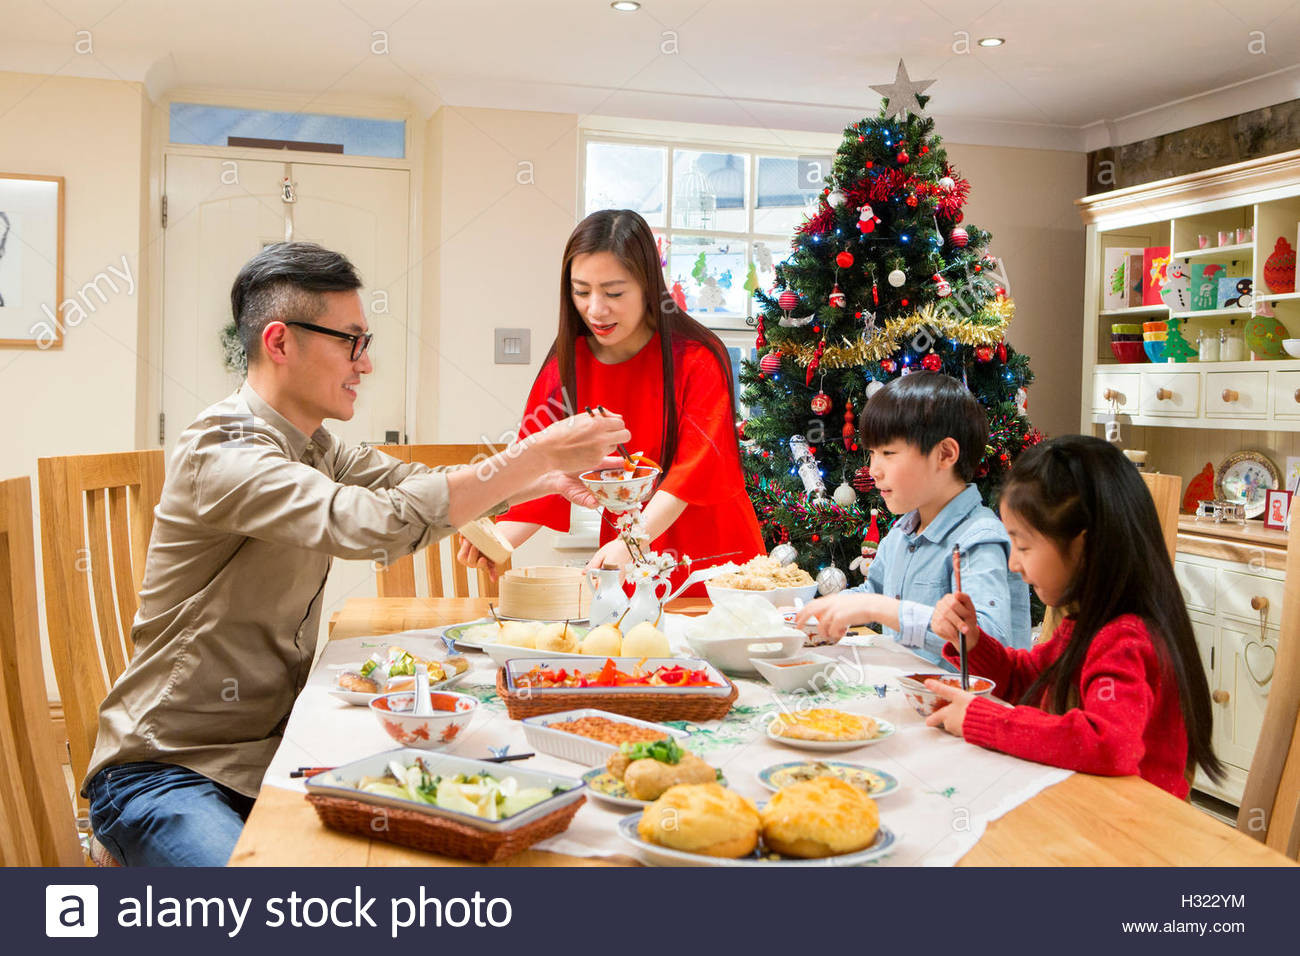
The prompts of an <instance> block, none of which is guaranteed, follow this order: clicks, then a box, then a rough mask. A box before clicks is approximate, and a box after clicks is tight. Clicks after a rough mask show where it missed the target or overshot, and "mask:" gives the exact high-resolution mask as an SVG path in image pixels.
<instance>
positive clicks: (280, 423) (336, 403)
mask: <svg viewBox="0 0 1300 956" xmlns="http://www.w3.org/2000/svg"><path fill="white" fill-rule="evenodd" d="M360 287H361V279H360V278H359V277H358V275H357V273H356V270H355V269H354V268H353V267H352V264H351V263H350V262H349V261H348V260H347V259H346V258H344V257H343V256H342V255H339V254H338V253H336V252H330V251H329V250H327V249H323V248H321V247H320V246H317V245H314V244H311V243H302V242H289V243H279V244H276V245H273V246H269V247H267V248H266V249H264V250H263V251H262V252H261V253H259V254H258V255H256V256H254V257H253V259H252V260H250V261H249V262H248V263H247V265H245V266H244V268H243V269H242V270H241V271H240V273H239V276H238V277H237V278H236V279H235V283H234V287H233V288H232V289H231V293H230V302H231V308H232V310H233V312H234V315H235V321H236V324H237V327H238V329H239V334H240V338H241V341H242V342H243V345H244V349H245V351H246V352H247V355H248V378H247V380H246V381H245V382H244V384H243V385H242V386H241V387H240V389H239V390H238V391H237V392H235V394H233V395H231V396H230V397H229V398H226V399H225V400H224V401H221V402H218V403H217V404H216V405H213V406H212V407H210V408H208V409H207V410H206V411H204V412H203V413H202V414H201V415H200V416H199V418H198V420H196V421H195V422H194V423H193V424H192V425H190V426H189V428H187V429H186V430H185V432H184V433H183V434H182V435H181V436H180V439H179V440H178V442H177V445H176V449H175V451H174V452H173V453H172V456H171V460H170V462H169V463H168V469H167V477H166V481H165V484H164V486H163V491H162V498H161V500H160V502H159V504H158V508H157V511H156V512H155V519H154V530H153V538H152V539H151V540H150V542H149V554H148V559H147V561H146V566H145V575H144V584H143V587H142V588H141V591H140V609H139V611H138V612H137V614H136V618H135V622H134V624H133V626H132V630H131V640H132V643H133V645H134V654H133V656H132V659H131V663H130V664H129V665H128V667H127V669H126V672H125V673H123V674H122V676H121V677H120V678H119V679H118V681H117V682H116V684H114V686H113V688H112V689H111V690H110V691H109V693H108V696H107V697H106V698H105V699H104V702H103V704H102V705H101V707H100V712H99V736H98V739H97V741H96V746H95V753H94V755H93V757H92V758H91V765H90V769H89V771H88V773H87V775H86V780H85V781H84V782H83V784H82V786H83V791H82V793H83V795H84V796H86V797H88V798H89V799H90V812H91V825H92V827H93V830H94V834H95V837H96V839H97V840H98V841H99V842H100V843H101V844H102V845H103V846H104V847H105V848H106V849H107V850H108V851H109V852H110V853H111V854H112V855H113V857H114V858H115V859H117V861H118V862H120V863H124V864H128V865H141V866H166V865H214V866H220V865H223V864H224V863H225V862H226V860H227V859H228V858H229V856H230V852H231V850H232V849H233V848H234V845H235V841H236V840H237V839H238V837H239V832H240V830H241V828H242V827H243V821H244V819H245V818H246V817H247V816H248V813H249V811H250V810H251V809H252V805H253V799H254V797H256V795H257V791H258V788H259V787H260V785H261V781H262V776H263V774H264V773H265V771H266V767H267V765H268V764H269V763H270V761H271V758H272V756H273V755H274V754H275V751H276V748H277V747H278V746H279V743H280V739H281V736H282V734H283V732H284V726H285V724H286V723H287V721H288V718H289V712H290V709H291V708H292V706H293V702H294V699H295V698H296V697H297V696H298V693H299V692H300V691H301V690H302V689H303V686H304V685H305V684H306V681H307V675H308V673H309V671H310V669H311V664H312V660H313V656H314V653H315V650H316V643H317V634H318V632H319V628H320V614H321V601H322V596H323V594H324V590H325V579H326V576H327V574H328V573H329V567H330V562H331V560H332V559H333V558H335V557H338V558H348V559H364V560H380V561H383V562H388V561H391V560H394V559H396V558H398V557H400V556H402V555H404V554H409V553H410V552H412V551H415V550H418V549H419V548H422V547H424V546H425V545H427V544H429V543H430V542H431V541H434V540H436V539H438V538H441V537H445V536H447V535H449V534H451V533H452V532H453V531H454V530H455V529H456V528H457V527H459V526H461V525H463V524H465V523H467V522H469V521H472V520H474V519H475V518H477V517H479V516H481V515H484V514H500V513H501V512H503V511H504V510H505V508H506V507H507V505H508V504H510V503H512V502H516V501H525V500H528V499H530V498H534V497H538V496H541V495H547V494H555V493H557V492H558V493H560V494H564V495H565V496H566V497H568V498H569V499H570V500H572V501H574V502H576V503H578V504H581V505H585V506H588V507H594V506H595V504H596V502H595V499H594V497H592V495H591V493H590V492H589V491H587V490H586V488H585V487H584V486H583V485H582V483H581V482H580V481H578V480H577V477H576V475H577V474H578V473H580V472H582V471H585V470H588V469H591V468H595V467H598V466H600V465H602V464H605V463H606V461H605V459H606V456H608V455H610V454H611V453H612V452H613V450H614V449H615V447H616V446H617V445H618V444H619V443H620V442H626V441H629V440H630V439H631V434H630V433H629V432H628V431H627V429H626V428H625V427H624V425H623V421H622V419H621V418H619V417H617V416H612V417H610V418H592V417H590V416H586V415H584V416H581V417H577V418H568V419H564V420H561V421H558V422H556V423H555V424H553V425H551V426H549V427H548V428H545V429H543V430H542V431H540V432H538V433H537V434H536V435H534V436H532V437H531V438H530V439H529V440H528V441H527V442H526V443H524V444H522V445H518V446H512V447H511V448H510V449H507V450H506V451H505V452H502V453H501V454H499V455H497V456H495V457H494V458H492V459H490V460H489V461H488V462H485V463H483V464H481V465H477V466H475V467H462V468H455V469H430V468H427V467H425V466H423V465H418V464H411V463H402V462H398V461H397V460H395V459H393V458H389V457H388V456H386V455H383V454H380V453H379V452H377V451H375V450H374V449H370V448H365V447H353V446H348V445H345V444H344V443H343V442H342V441H340V440H339V439H338V438H336V437H335V436H334V435H332V434H330V432H328V431H326V430H325V428H324V427H322V422H323V421H324V420H325V419H327V418H334V419H339V420H341V421H347V420H348V419H350V418H352V414H353V406H354V405H355V403H356V399H357V386H358V385H359V384H360V382H361V377H362V376H363V375H368V374H369V373H370V372H371V370H372V369H371V364H370V358H369V355H368V354H367V349H368V347H369V345H370V341H371V333H370V331H369V328H368V326H367V323H366V317H365V313H364V311H363V309H362V306H361V297H360V295H359V293H358V289H360ZM534 439H536V440H534ZM610 463H611V464H612V463H613V462H610Z"/></svg>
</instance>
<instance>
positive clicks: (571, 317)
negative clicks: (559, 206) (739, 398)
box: [538, 209, 740, 474]
mask: <svg viewBox="0 0 1300 956" xmlns="http://www.w3.org/2000/svg"><path fill="white" fill-rule="evenodd" d="M593 252H609V253H612V254H613V255H614V257H615V258H616V259H618V261H619V262H620V263H622V265H623V268H625V269H627V271H628V272H630V273H632V277H633V278H634V279H636V281H637V283H638V284H639V285H640V286H641V292H642V294H643V295H644V296H645V307H646V320H647V321H648V322H649V323H650V327H651V328H652V329H654V330H656V331H657V332H658V333H659V354H660V362H661V365H662V367H663V373H664V405H663V417H662V421H663V423H664V425H663V436H662V442H661V445H660V457H661V458H662V459H663V460H662V461H660V462H659V464H660V465H661V466H662V467H663V471H664V474H667V472H668V469H669V468H670V467H672V463H673V458H674V457H675V456H676V454H677V424H678V416H677V389H676V385H675V377H674V375H673V345H674V344H675V343H682V342H686V341H693V342H699V343H700V344H701V345H703V346H704V347H705V348H707V349H708V350H709V351H710V352H712V353H713V357H714V358H715V359H716V360H717V362H718V368H719V369H720V370H721V372H722V377H723V379H725V380H726V383H727V398H728V401H729V406H728V407H730V408H731V409H732V411H733V413H734V411H735V408H736V389H735V383H734V382H733V381H732V378H731V359H730V358H729V357H728V355H727V347H726V346H725V345H723V344H722V340H721V339H720V338H718V337H717V336H716V335H714V334H713V333H712V332H711V331H709V330H708V329H707V328H705V327H704V326H703V325H701V324H700V323H699V322H697V321H695V319H693V318H691V317H690V316H689V315H687V314H686V312H684V311H683V310H682V309H680V308H678V306H677V303H676V302H674V301H673V297H672V296H671V295H669V293H668V285H667V283H666V282H665V281H664V272H663V269H662V268H661V266H660V263H659V249H658V247H657V246H656V245H655V237H654V233H653V232H651V231H650V226H649V224H648V223H646V221H645V220H644V219H642V218H641V216H640V215H638V214H637V213H636V212H633V211H632V210H631V209H602V210H600V211H599V212H593V213H592V214H591V215H590V216H588V217H587V218H586V219H584V220H582V222H580V223H578V225H577V227H576V228H575V229H574V230H573V233H572V234H571V235H570V236H569V241H568V243H566V244H565V247H564V265H563V268H562V269H561V272H560V325H559V330H558V331H557V332H556V335H555V342H554V343H552V345H551V350H550V352H548V353H547V355H546V360H545V361H543V362H542V368H543V369H545V368H546V366H547V364H548V363H549V362H550V361H551V359H552V358H554V359H556V361H557V363H558V365H559V370H560V394H559V395H558V396H553V397H555V398H558V399H559V401H560V402H561V403H563V406H564V409H565V411H566V412H567V413H568V414H570V415H572V414H574V413H575V412H576V411H577V409H576V408H575V407H574V405H573V403H574V402H576V401H577V397H578V379H577V369H576V362H575V360H574V354H573V348H574V345H575V344H576V342H577V341H578V337H579V336H583V335H585V336H588V337H590V336H591V330H590V329H589V328H587V323H586V322H584V321H583V320H582V316H581V315H580V314H579V313H578V308H577V306H575V305H574V304H573V289H572V285H571V278H572V273H573V260H574V259H575V258H577V257H578V256H582V255H588V254H590V253H593ZM538 374H539V375H540V374H541V373H540V372H539V373H538ZM732 440H733V441H736V455H737V457H739V456H740V443H739V441H738V440H737V439H736V437H735V435H734V434H733V436H732Z"/></svg>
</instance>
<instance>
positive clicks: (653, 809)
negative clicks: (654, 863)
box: [636, 783, 762, 858]
mask: <svg viewBox="0 0 1300 956" xmlns="http://www.w3.org/2000/svg"><path fill="white" fill-rule="evenodd" d="M761 826H762V819H761V818H760V817H759V815H758V810H756V809H755V808H754V805H753V804H752V803H750V802H749V801H748V800H746V799H745V798H744V797H742V796H741V795H740V794H738V793H734V792H732V791H731V790H728V789H727V788H726V787H723V786H721V785H720V784H716V783H684V784H678V785H677V786H675V787H669V788H668V789H667V790H665V791H664V793H663V795H662V796H661V797H660V798H659V799H658V800H656V801H655V802H654V803H652V804H650V806H648V807H646V808H645V810H644V811H642V813H641V822H640V823H638V824H637V827H636V832H637V833H638V834H640V836H641V839H643V840H645V841H646V842H647V843H654V844H657V845H659V846H663V847H668V848H669V849H670V850H683V851H685V852H687V853H699V854H702V855H704V856H717V857H729V858H735V857H741V856H747V855H749V854H750V853H753V852H754V848H755V847H757V846H758V833H759V829H760V827H761Z"/></svg>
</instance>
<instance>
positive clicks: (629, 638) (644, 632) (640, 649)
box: [623, 621, 673, 657]
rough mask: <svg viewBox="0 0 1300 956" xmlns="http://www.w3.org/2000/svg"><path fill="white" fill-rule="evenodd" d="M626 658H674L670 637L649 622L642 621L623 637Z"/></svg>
mask: <svg viewBox="0 0 1300 956" xmlns="http://www.w3.org/2000/svg"><path fill="white" fill-rule="evenodd" d="M623 656H624V657H672V656H673V652H672V650H671V649H670V648H669V647H668V635H667V634H665V633H664V632H663V631H661V630H659V628H657V627H655V626H654V625H653V624H651V623H650V622H649V621H642V622H641V623H640V624H638V625H637V626H636V627H634V628H632V629H631V630H630V631H628V632H627V633H626V634H625V635H623Z"/></svg>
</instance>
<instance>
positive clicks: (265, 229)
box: [162, 156, 410, 450]
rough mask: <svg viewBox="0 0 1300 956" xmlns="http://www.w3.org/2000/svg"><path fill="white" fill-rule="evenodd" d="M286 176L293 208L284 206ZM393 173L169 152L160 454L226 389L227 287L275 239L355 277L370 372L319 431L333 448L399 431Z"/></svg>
mask: <svg viewBox="0 0 1300 956" xmlns="http://www.w3.org/2000/svg"><path fill="white" fill-rule="evenodd" d="M286 176H287V177H289V179H290V181H291V183H292V184H293V197H294V202H291V203H290V202H285V201H284V194H283V190H282V182H283V180H284V178H285V177H286ZM409 180H410V176H409V174H408V173H407V172H406V171H405V170H399V169H368V168H363V167H352V166H327V165H314V164H311V163H301V162H293V163H284V162H275V161H265V160H257V161H250V160H239V161H232V160H222V159H216V158H210V157H195V156H169V157H168V158H167V165H166V196H167V229H166V232H165V242H166V245H165V256H164V280H163V281H164V300H163V368H162V377H163V388H162V395H163V413H164V415H165V416H166V419H165V420H166V429H165V440H164V445H165V447H166V448H167V449H168V450H170V449H171V448H172V446H173V445H174V444H175V441H176V438H177V436H178V435H179V434H180V433H181V431H182V430H184V428H185V427H186V426H187V425H189V423H190V422H192V421H193V420H194V419H195V418H196V417H197V416H198V413H199V412H200V411H202V410H203V409H204V408H206V407H207V406H208V405H210V404H212V403H213V402H216V401H219V400H220V399H222V398H224V397H225V396H226V395H228V394H230V393H231V392H232V391H234V390H235V388H237V387H238V385H239V382H240V377H239V376H238V375H235V374H234V373H231V372H229V371H227V370H226V366H225V354H224V352H223V350H222V345H221V330H222V328H224V327H225V326H226V325H227V324H228V323H229V322H230V321H231V318H232V316H231V314H230V285H231V283H232V282H233V281H234V278H235V275H236V274H237V273H238V272H239V269H240V267H241V266H242V265H243V264H244V263H245V262H247V261H248V260H249V259H250V258H251V257H252V256H253V255H255V254H256V253H257V252H258V251H259V250H261V249H262V248H263V247H264V246H266V245H268V244H270V243H273V242H280V241H283V240H284V239H286V238H293V239H300V240H306V241H311V242H318V243H320V244H321V245H323V246H325V247H327V248H330V249H335V250H337V251H339V252H342V253H343V254H344V255H346V256H347V257H348V258H349V259H351V260H352V262H353V263H354V264H355V265H356V267H357V269H358V271H359V272H360V273H361V277H362V279H363V281H364V282H365V284H366V285H365V289H363V290H362V301H363V303H364V305H365V308H366V314H367V318H368V320H369V322H370V328H371V331H372V332H373V333H374V335H375V340H374V342H373V343H372V345H371V352H370V354H371V360H372V362H373V363H374V367H375V371H374V373H373V374H372V375H369V376H367V377H366V378H365V379H364V381H363V383H362V386H361V391H360V393H359V396H358V400H357V405H356V415H355V416H354V417H353V419H352V421H350V422H339V421H329V422H326V423H325V424H326V427H327V428H329V429H330V430H331V431H333V432H334V433H335V434H337V435H339V436H340V437H341V438H343V439H344V440H345V441H348V442H359V441H370V442H382V441H385V440H388V439H392V438H393V437H394V435H395V436H396V440H397V441H402V440H403V439H404V438H405V436H406V398H405V396H406V307H407V298H408V297H407V273H408V268H409V267H408V264H407V255H408V249H407V238H408V229H407V215H408V209H409V196H408V190H409Z"/></svg>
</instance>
